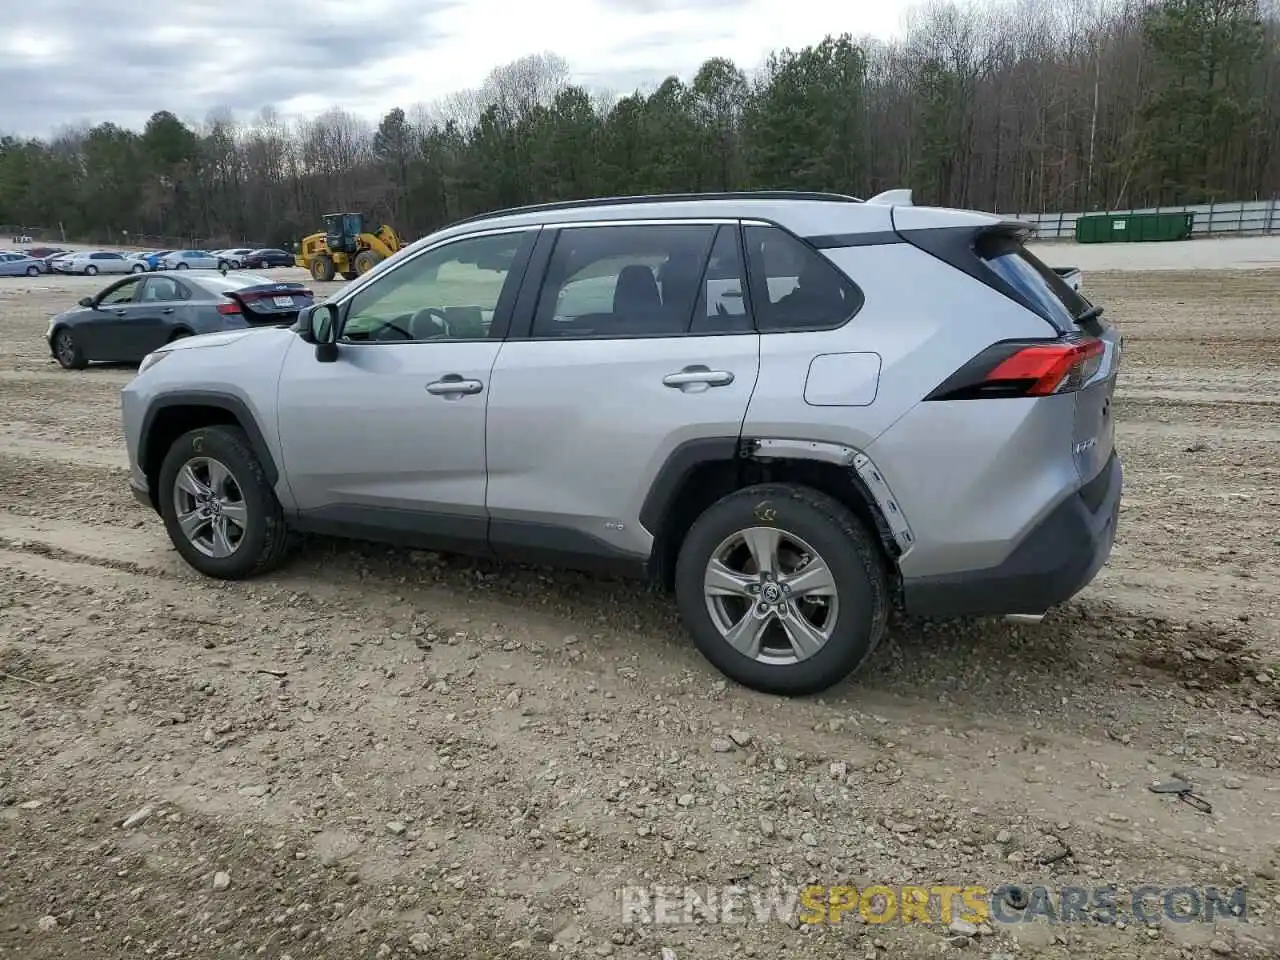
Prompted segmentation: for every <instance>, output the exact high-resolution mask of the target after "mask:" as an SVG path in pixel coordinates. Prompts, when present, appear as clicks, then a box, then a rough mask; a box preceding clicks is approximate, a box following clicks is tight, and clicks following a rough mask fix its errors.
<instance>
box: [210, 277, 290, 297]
mask: <svg viewBox="0 0 1280 960" xmlns="http://www.w3.org/2000/svg"><path fill="white" fill-rule="evenodd" d="M205 282H206V284H207V285H208V287H209V289H210V290H216V291H217V292H218V293H226V292H227V291H228V290H241V289H243V288H244V287H258V286H262V285H263V284H273V283H275V282H276V281H274V280H271V279H269V278H267V277H260V276H257V275H256V274H251V273H242V274H240V275H239V276H233V275H232V274H227V275H226V276H225V277H214V278H212V279H210V280H207V281H205Z"/></svg>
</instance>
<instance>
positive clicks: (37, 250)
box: [22, 247, 67, 260]
mask: <svg viewBox="0 0 1280 960" xmlns="http://www.w3.org/2000/svg"><path fill="white" fill-rule="evenodd" d="M22 252H23V253H25V254H26V255H27V256H28V257H35V258H36V259H37V260H46V259H48V258H49V257H52V256H56V255H57V254H59V253H66V252H67V251H66V250H63V249H62V248H61V247H27V249H26V250H23V251H22Z"/></svg>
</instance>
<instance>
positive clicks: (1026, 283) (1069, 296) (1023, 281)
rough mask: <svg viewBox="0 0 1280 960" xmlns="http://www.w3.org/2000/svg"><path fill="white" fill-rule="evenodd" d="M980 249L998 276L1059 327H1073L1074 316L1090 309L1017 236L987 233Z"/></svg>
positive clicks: (1066, 328) (1065, 329)
mask: <svg viewBox="0 0 1280 960" xmlns="http://www.w3.org/2000/svg"><path fill="white" fill-rule="evenodd" d="M977 252H978V256H980V257H981V258H982V260H983V262H984V263H985V264H986V265H987V266H988V267H989V268H990V269H991V271H992V272H993V273H995V274H996V276H998V277H999V278H1000V279H1001V280H1003V281H1004V282H1005V283H1007V284H1008V285H1009V286H1011V287H1012V288H1013V289H1014V290H1016V291H1017V292H1018V294H1019V295H1020V296H1022V297H1024V298H1026V300H1027V301H1028V302H1030V303H1031V304H1032V305H1033V306H1034V307H1035V309H1036V312H1038V313H1039V314H1040V315H1041V316H1043V317H1045V318H1046V319H1048V320H1050V321H1051V322H1052V323H1053V325H1054V326H1056V327H1057V328H1058V329H1059V330H1062V331H1070V330H1072V329H1073V328H1074V327H1075V318H1076V317H1078V316H1080V314H1082V313H1083V312H1084V311H1086V310H1088V309H1089V301H1088V300H1086V299H1085V298H1084V297H1083V296H1081V295H1080V294H1079V293H1078V292H1077V291H1076V290H1074V289H1073V288H1072V287H1071V285H1070V284H1069V283H1067V282H1066V281H1065V280H1063V279H1062V278H1061V277H1060V276H1058V274H1057V273H1056V272H1055V271H1054V270H1053V268H1051V267H1049V266H1047V265H1046V264H1045V263H1044V261H1042V260H1041V259H1040V258H1039V257H1037V256H1036V255H1035V254H1034V253H1032V252H1031V251H1030V250H1028V249H1027V248H1026V247H1024V246H1023V245H1022V242H1021V241H1020V240H1019V239H1018V238H1016V237H1011V236H998V235H997V236H988V237H984V238H982V239H981V240H980V241H979V242H978V246H977Z"/></svg>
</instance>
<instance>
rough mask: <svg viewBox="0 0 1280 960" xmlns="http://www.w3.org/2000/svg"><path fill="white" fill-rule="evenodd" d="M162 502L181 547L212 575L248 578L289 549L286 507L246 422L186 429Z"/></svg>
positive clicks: (165, 477)
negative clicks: (242, 426) (252, 442)
mask: <svg viewBox="0 0 1280 960" xmlns="http://www.w3.org/2000/svg"><path fill="white" fill-rule="evenodd" d="M159 503H160V514H161V516H162V517H163V518H164V523H165V528H166V529H167V530H168V533H169V539H170V540H172V541H173V545H174V547H176V548H177V550H178V553H180V554H181V555H182V558H183V559H184V560H186V561H187V563H189V564H190V565H191V566H192V567H194V568H195V569H196V570H198V571H199V572H200V573H203V574H204V575H205V576H209V577H217V578H219V579H222V580H240V579H243V578H245V577H250V576H253V575H255V574H259V573H264V572H265V571H267V570H270V569H271V568H273V567H275V566H278V565H279V564H280V563H281V562H282V561H283V560H284V558H285V556H286V555H287V553H288V549H289V545H290V537H289V531H288V528H287V527H286V525H285V520H284V511H283V510H282V509H281V508H280V502H279V500H277V499H276V495H275V491H274V490H273V489H272V487H271V484H270V483H269V482H268V481H267V477H266V473H265V472H264V471H263V469H262V464H261V462H260V461H259V460H258V457H257V456H256V455H255V454H254V452H253V448H252V446H250V444H249V440H248V437H246V436H245V433H244V431H243V430H241V429H240V428H239V427H229V426H212V427H202V428H200V429H197V430H192V431H190V432H189V433H186V434H184V435H183V436H181V437H179V438H178V440H177V442H176V443H174V445H173V446H172V447H171V448H170V449H169V452H168V454H166V456H165V459H164V463H163V464H161V466H160V477H159Z"/></svg>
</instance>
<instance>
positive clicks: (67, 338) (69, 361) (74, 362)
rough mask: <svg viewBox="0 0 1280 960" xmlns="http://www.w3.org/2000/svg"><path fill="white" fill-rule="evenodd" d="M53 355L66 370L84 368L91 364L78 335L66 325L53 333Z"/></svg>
mask: <svg viewBox="0 0 1280 960" xmlns="http://www.w3.org/2000/svg"><path fill="white" fill-rule="evenodd" d="M53 356H54V359H56V360H57V361H58V363H59V364H60V365H61V366H62V368H63V369H64V370H83V369H84V368H85V367H86V366H88V364H89V361H88V358H86V357H85V355H84V351H83V350H81V349H80V344H79V343H78V342H77V341H76V335H75V334H74V333H72V332H71V331H70V330H68V329H67V328H66V327H63V328H62V329H61V330H59V331H58V332H57V333H55V334H54V335H53Z"/></svg>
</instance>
